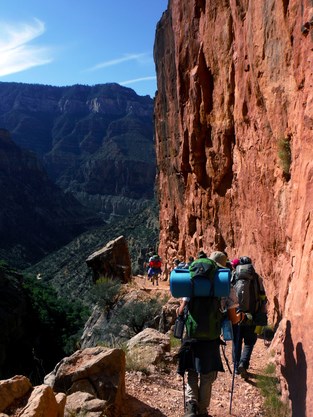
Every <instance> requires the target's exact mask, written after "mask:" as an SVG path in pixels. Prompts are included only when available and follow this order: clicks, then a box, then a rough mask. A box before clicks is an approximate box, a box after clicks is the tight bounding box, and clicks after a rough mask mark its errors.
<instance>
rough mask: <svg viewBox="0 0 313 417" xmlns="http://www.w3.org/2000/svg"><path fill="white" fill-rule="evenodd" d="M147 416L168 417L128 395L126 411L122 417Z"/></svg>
mask: <svg viewBox="0 0 313 417" xmlns="http://www.w3.org/2000/svg"><path fill="white" fill-rule="evenodd" d="M141 415H147V416H149V417H167V416H166V414H163V413H162V411H160V410H158V409H157V408H153V407H150V406H149V405H148V404H146V403H144V402H142V401H140V400H138V399H137V398H135V397H132V396H131V395H128V394H126V398H125V402H124V410H123V412H122V414H121V416H120V417H134V416H141Z"/></svg>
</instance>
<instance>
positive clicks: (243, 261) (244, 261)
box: [239, 256, 252, 265]
mask: <svg viewBox="0 0 313 417" xmlns="http://www.w3.org/2000/svg"><path fill="white" fill-rule="evenodd" d="M239 263H240V265H248V264H252V261H251V258H249V256H242V257H241V258H240V261H239Z"/></svg>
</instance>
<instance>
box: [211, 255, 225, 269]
mask: <svg viewBox="0 0 313 417" xmlns="http://www.w3.org/2000/svg"><path fill="white" fill-rule="evenodd" d="M210 259H212V260H213V261H215V262H216V263H217V265H218V266H220V267H221V268H226V261H227V256H226V255H225V253H223V252H219V251H216V252H212V253H211V255H210Z"/></svg>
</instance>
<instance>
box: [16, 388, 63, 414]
mask: <svg viewBox="0 0 313 417" xmlns="http://www.w3.org/2000/svg"><path fill="white" fill-rule="evenodd" d="M62 406H63V410H62ZM60 407H61V409H60ZM63 415H64V402H61V403H58V402H57V401H56V398H55V396H54V393H53V390H52V388H51V387H49V386H47V385H38V386H37V387H35V388H34V390H33V392H32V394H31V396H30V398H29V400H28V403H27V405H26V407H24V408H23V410H22V411H21V413H20V414H19V416H20V417H42V416H45V417H62V416H63Z"/></svg>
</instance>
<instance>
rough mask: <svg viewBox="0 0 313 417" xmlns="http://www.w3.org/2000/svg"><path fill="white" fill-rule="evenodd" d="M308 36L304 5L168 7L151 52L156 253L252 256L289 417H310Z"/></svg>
mask: <svg viewBox="0 0 313 417" xmlns="http://www.w3.org/2000/svg"><path fill="white" fill-rule="evenodd" d="M312 40H313V4H312V1H309V0H302V1H300V2H299V1H297V0H289V1H288V0H282V1H275V0H268V1H266V2H263V1H254V2H251V1H248V0H207V1H205V0H197V1H196V0H170V1H169V7H168V10H167V11H166V12H165V13H164V14H163V16H162V19H161V20H160V22H159V24H158V27H157V33H156V42H155V52H154V53H155V61H156V67H157V79H158V94H157V96H156V101H155V113H156V141H157V159H158V166H159V175H158V182H159V190H160V213H161V214H160V226H161V231H160V254H161V256H162V257H163V259H164V260H168V261H170V260H171V259H172V258H173V257H174V256H176V255H177V254H178V255H180V256H185V257H187V256H189V255H195V254H196V252H197V251H198V250H199V249H204V250H206V251H210V250H212V249H218V250H226V251H227V253H228V255H229V257H235V256H236V257H237V256H242V255H249V256H251V258H252V259H253V261H254V263H255V266H256V269H257V271H258V272H259V273H260V274H261V275H262V276H263V277H264V279H265V285H266V289H267V293H268V296H269V301H270V302H269V308H270V318H271V321H272V322H273V323H274V324H275V325H280V326H279V331H278V332H277V337H276V340H275V341H274V345H275V346H276V351H277V354H278V359H279V362H280V364H281V370H282V375H283V377H284V379H285V382H286V388H287V389H288V391H289V396H290V399H291V404H292V408H293V410H294V412H295V414H294V415H304V412H305V410H306V413H307V415H312V414H313V394H312V392H309V390H307V387H308V386H309V384H310V382H312V380H313V369H312V367H308V366H307V364H309V363H312V360H313V352H312V348H311V346H312V342H311V339H312V337H311V333H312V332H308V331H307V329H310V328H311V323H312V319H313V317H312V316H313V306H312V300H311V299H310V297H309V294H310V293H312V291H313V289H312V285H313V284H312V279H310V271H312V268H313V255H312V237H311V236H312V231H313V230H312V229H313V222H312V223H311V215H312V207H313V197H312V187H313V180H312V175H313V147H312V143H311V142H312V130H313V89H312V83H313V75H312V68H313V65H312V59H313V57H312V49H313V42H312ZM290 157H291V166H290ZM169 242H170V243H169ZM295 375H296V378H295ZM299 392H301V394H299Z"/></svg>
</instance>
